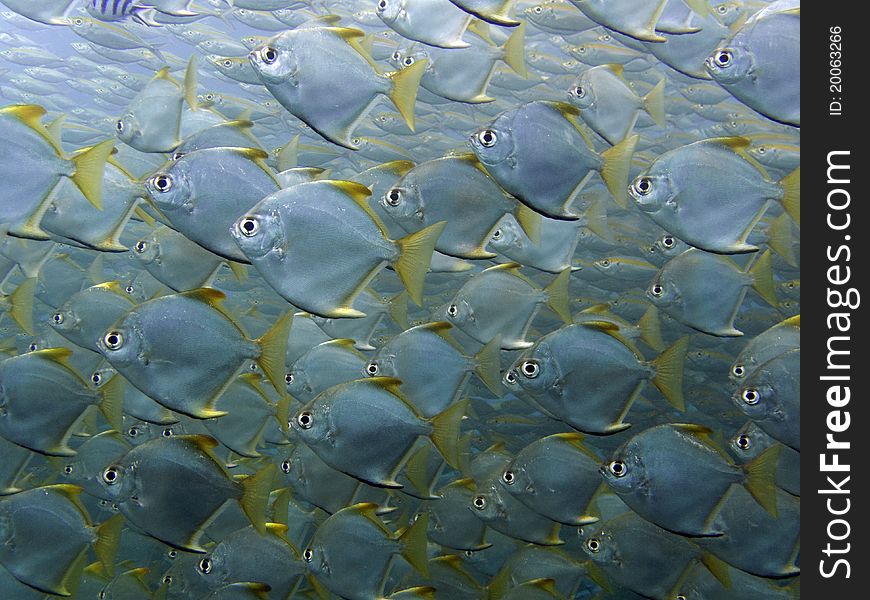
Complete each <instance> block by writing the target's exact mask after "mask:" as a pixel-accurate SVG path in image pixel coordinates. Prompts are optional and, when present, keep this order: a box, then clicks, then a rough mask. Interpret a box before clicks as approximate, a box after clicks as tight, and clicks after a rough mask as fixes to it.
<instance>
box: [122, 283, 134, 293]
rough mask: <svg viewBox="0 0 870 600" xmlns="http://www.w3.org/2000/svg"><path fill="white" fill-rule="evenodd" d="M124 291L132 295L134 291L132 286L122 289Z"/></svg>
mask: <svg viewBox="0 0 870 600" xmlns="http://www.w3.org/2000/svg"><path fill="white" fill-rule="evenodd" d="M124 291H125V292H127V293H128V294H132V293H133V292H134V291H135V289H134V288H133V286H132V285H128V286H127V287H125V288H124Z"/></svg>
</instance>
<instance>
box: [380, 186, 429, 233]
mask: <svg viewBox="0 0 870 600" xmlns="http://www.w3.org/2000/svg"><path fill="white" fill-rule="evenodd" d="M380 204H381V206H382V207H383V208H384V210H385V211H386V212H387V214H388V215H390V216H391V217H392V218H393V219H395V220H396V221H397V222H399V223H408V222H411V223H414V222H419V223H420V224H421V225H422V223H423V197H422V195H421V194H420V188H419V187H417V186H416V185H415V184H414V183H412V182H410V181H400V182H399V183H397V184H396V185H395V186H393V187H391V188H390V189H388V190H387V191H386V192H384V195H383V196H382V197H381V200H380Z"/></svg>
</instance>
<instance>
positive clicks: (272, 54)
mask: <svg viewBox="0 0 870 600" xmlns="http://www.w3.org/2000/svg"><path fill="white" fill-rule="evenodd" d="M260 56H261V57H262V58H263V62H264V63H266V64H267V65H271V64H272V63H273V62H275V61H276V60H278V51H277V50H275V49H274V48H272V47H271V46H266V47H265V48H263V50H262V52H260Z"/></svg>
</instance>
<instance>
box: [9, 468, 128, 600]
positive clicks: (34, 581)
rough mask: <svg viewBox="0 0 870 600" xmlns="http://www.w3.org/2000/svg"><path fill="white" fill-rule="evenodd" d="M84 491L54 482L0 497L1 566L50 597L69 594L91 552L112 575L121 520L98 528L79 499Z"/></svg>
mask: <svg viewBox="0 0 870 600" xmlns="http://www.w3.org/2000/svg"><path fill="white" fill-rule="evenodd" d="M81 491H82V489H81V488H80V487H78V486H74V485H69V484H55V485H46V486H42V487H35V488H33V489H30V490H26V491H23V492H18V493H17V494H13V495H11V496H4V497H3V498H0V516H2V519H3V523H4V527H3V529H4V537H6V538H7V543H5V544H4V546H3V548H2V550H0V565H3V568H4V569H5V570H7V571H8V572H9V573H10V574H11V575H12V576H13V577H15V578H16V579H17V580H18V581H20V582H21V583H24V584H26V585H28V586H30V587H31V588H34V589H37V590H39V591H41V592H43V593H46V594H55V595H59V596H71V595H72V590H73V589H75V588H76V587H77V584H78V578H79V577H80V576H81V569H82V568H83V567H84V562H83V559H85V558H86V556H87V554H86V553H87V550H88V548H93V549H94V551H95V552H96V555H97V558H98V560H99V563H100V565H101V566H102V568H103V569H105V571H106V572H107V573H112V570H113V567H114V559H115V552H116V551H117V548H118V541H119V537H120V534H121V525H122V523H123V520H122V519H120V518H118V517H117V516H116V517H113V518H110V519H108V520H106V521H104V522H103V523H102V524H100V525H99V526H97V527H94V526H93V525H92V524H91V517H90V515H89V514H88V511H87V509H86V508H85V507H84V505H82V503H81V500H80V499H79V494H80V493H81ZM46 531H53V532H55V534H56V537H53V536H50V535H48V534H47V533H46ZM10 539H12V540H14V543H9V541H8V540H10Z"/></svg>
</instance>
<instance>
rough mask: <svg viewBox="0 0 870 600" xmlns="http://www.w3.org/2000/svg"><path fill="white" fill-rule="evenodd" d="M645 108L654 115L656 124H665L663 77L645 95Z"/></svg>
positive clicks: (661, 125)
mask: <svg viewBox="0 0 870 600" xmlns="http://www.w3.org/2000/svg"><path fill="white" fill-rule="evenodd" d="M643 109H644V110H645V111H646V112H647V114H648V115H649V116H650V117H652V120H653V121H655V123H656V125H658V126H660V127H664V126H665V124H666V123H665V80H664V79H661V80H660V81H659V82H658V83H657V84H656V85H655V87H654V88H653V89H651V90H650V91H649V93H648V94H647V95H646V96H644V97H643Z"/></svg>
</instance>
